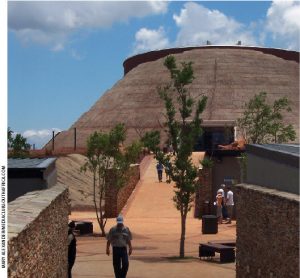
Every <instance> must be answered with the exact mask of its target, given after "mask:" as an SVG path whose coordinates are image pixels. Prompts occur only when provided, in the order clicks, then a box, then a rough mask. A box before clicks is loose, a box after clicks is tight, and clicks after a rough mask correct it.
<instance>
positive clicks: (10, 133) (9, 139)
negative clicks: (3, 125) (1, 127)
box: [7, 127, 14, 149]
mask: <svg viewBox="0 0 300 278" xmlns="http://www.w3.org/2000/svg"><path fill="white" fill-rule="evenodd" d="M13 139H14V138H13V131H12V130H11V129H10V127H8V128H7V148H8V149H9V148H10V147H11V143H12V142H13Z"/></svg>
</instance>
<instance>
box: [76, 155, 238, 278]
mask: <svg viewBox="0 0 300 278" xmlns="http://www.w3.org/2000/svg"><path fill="white" fill-rule="evenodd" d="M143 165H144V171H143V172H144V174H143V176H142V178H141V181H140V182H139V184H138V186H137V188H136V190H135V191H134V193H133V195H132V197H131V198H130V200H129V202H128V204H127V206H126V207H125V208H124V210H123V215H124V219H125V225H127V226H128V227H129V228H130V229H131V231H132V233H133V242H132V244H133V254H132V255H131V257H130V267H129V271H128V275H127V277H128V278H150V277H151V278H161V277H164V278H185V277H186V278H187V277H188V278H193V277H208V278H210V277H212V278H213V277H218V278H219V277H222V278H229V277H230V278H231V277H235V264H234V263H230V264H220V263H218V262H217V261H218V260H217V259H216V260H214V261H209V262H207V261H200V260H199V258H198V244H199V242H207V241H208V240H210V239H215V240H217V239H234V238H235V228H236V227H235V223H233V224H231V225H227V224H222V225H220V226H219V233H218V234H217V235H202V234H201V221H200V220H198V219H194V218H193V211H191V212H190V213H189V216H188V219H187V231H186V242H185V254H186V256H187V257H188V259H185V260H178V259H177V258H176V256H178V255H179V238H180V214H179V212H178V211H177V210H176V208H175V207H174V204H173V201H172V196H173V188H172V184H167V183H165V182H162V183H159V182H158V181H157V176H156V169H155V160H154V159H152V158H148V161H147V160H145V161H144V162H143ZM71 218H72V219H76V220H79V219H81V220H86V219H89V220H93V221H94V230H95V231H96V232H98V231H99V228H98V227H97V226H98V225H97V223H96V221H95V213H93V212H74V213H73V214H72V215H71ZM113 225H115V220H114V219H109V220H108V223H107V228H106V230H107V231H108V230H109V229H110V227H112V226H113ZM105 244H106V240H105V239H103V238H99V237H78V247H77V250H78V254H77V259H76V263H75V266H74V268H73V277H112V278H113V277H114V275H113V267H112V262H111V259H112V258H111V256H110V257H108V256H107V255H105Z"/></svg>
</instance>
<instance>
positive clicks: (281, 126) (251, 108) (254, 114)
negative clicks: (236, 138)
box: [237, 92, 296, 144]
mask: <svg viewBox="0 0 300 278" xmlns="http://www.w3.org/2000/svg"><path fill="white" fill-rule="evenodd" d="M289 103H290V102H289V100H288V99H287V98H286V97H282V98H279V99H277V100H275V101H274V103H273V104H271V105H270V104H268V103H267V93H266V92H261V93H259V94H258V95H255V96H254V97H253V98H252V99H250V100H249V102H248V103H246V104H245V111H244V113H243V116H242V117H241V118H239V119H238V121H237V122H238V127H239V129H240V130H241V131H242V133H243V136H244V138H245V140H246V142H247V143H248V144H250V143H251V144H264V143H285V142H288V141H294V140H295V139H296V132H295V130H294V128H293V126H292V125H291V124H286V123H285V122H284V119H283V115H282V112H283V111H286V112H291V108H290V106H289Z"/></svg>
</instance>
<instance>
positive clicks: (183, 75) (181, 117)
mask: <svg viewBox="0 0 300 278" xmlns="http://www.w3.org/2000/svg"><path fill="white" fill-rule="evenodd" d="M164 66H165V67H166V68H167V69H168V70H169V72H170V76H171V81H170V83H169V84H167V85H166V86H164V87H160V88H158V93H159V95H160V98H161V99H162V100H163V101H164V105H165V109H166V119H167V122H166V127H167V133H168V137H169V142H170V143H171V145H172V147H173V150H174V153H173V156H172V155H171V154H164V153H162V152H157V155H156V159H157V160H159V161H161V162H162V163H163V164H164V165H166V164H168V171H169V175H170V178H171V180H173V181H174V182H175V186H174V187H175V191H174V193H175V195H174V197H173V201H174V203H175V206H176V208H177V209H178V210H179V211H180V216H181V237H180V248H179V256H180V258H184V254H185V252H184V246H185V233H186V218H187V214H188V212H189V211H190V210H191V207H192V203H193V200H194V194H195V192H196V189H197V186H198V183H197V178H198V169H197V168H196V167H195V166H194V165H193V163H192V160H191V155H192V152H193V148H194V145H195V143H196V141H197V140H198V138H199V136H200V135H201V134H202V129H201V126H200V125H201V118H200V115H201V113H202V112H203V111H204V109H205V106H206V102H207V97H206V96H204V95H203V96H201V97H200V99H199V100H198V101H196V100H195V99H193V97H192V96H191V94H190V92H189V90H188V85H189V84H191V83H192V82H193V80H194V72H193V68H192V62H188V63H186V62H182V63H181V64H180V66H179V67H178V66H177V64H176V60H175V58H174V56H168V57H167V58H166V59H165V61H164ZM193 110H194V112H193Z"/></svg>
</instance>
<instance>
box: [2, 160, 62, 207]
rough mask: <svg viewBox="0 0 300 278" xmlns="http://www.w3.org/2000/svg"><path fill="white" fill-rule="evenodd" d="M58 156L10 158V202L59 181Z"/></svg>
mask: <svg viewBox="0 0 300 278" xmlns="http://www.w3.org/2000/svg"><path fill="white" fill-rule="evenodd" d="M55 161H56V158H24V159H21V158H9V159H8V163H7V164H8V202H11V201H13V200H14V199H16V198H18V197H20V196H22V195H24V194H25V193H27V192H30V191H35V190H42V189H46V188H50V187H52V186H53V185H55V184H56V182H57V172H56V168H55Z"/></svg>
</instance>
